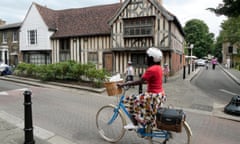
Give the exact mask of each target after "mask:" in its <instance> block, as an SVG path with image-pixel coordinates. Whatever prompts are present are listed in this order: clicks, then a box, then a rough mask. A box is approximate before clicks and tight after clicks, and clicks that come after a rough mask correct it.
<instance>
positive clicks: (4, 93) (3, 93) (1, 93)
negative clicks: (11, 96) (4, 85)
mask: <svg viewBox="0 0 240 144" xmlns="http://www.w3.org/2000/svg"><path fill="white" fill-rule="evenodd" d="M0 95H8V93H7V92H5V91H3V92H0Z"/></svg>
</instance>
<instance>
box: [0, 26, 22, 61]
mask: <svg viewBox="0 0 240 144" xmlns="http://www.w3.org/2000/svg"><path fill="white" fill-rule="evenodd" d="M3 33H7V42H3ZM14 33H16V34H17V37H16V38H17V40H13V34H14ZM18 34H19V27H18V26H17V27H16V28H15V27H13V28H6V29H1V30H0V60H1V61H2V62H4V63H6V64H9V65H17V63H18V54H19V35H18Z"/></svg>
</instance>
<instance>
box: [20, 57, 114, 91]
mask: <svg viewBox="0 0 240 144" xmlns="http://www.w3.org/2000/svg"><path fill="white" fill-rule="evenodd" d="M15 74H17V75H20V76H27V77H33V78H38V79H40V80H43V81H59V80H60V81H61V82H64V81H66V82H67V81H75V82H77V81H85V80H86V79H88V80H90V81H91V83H92V84H93V86H94V87H102V86H103V82H104V80H105V77H106V76H108V75H109V73H107V71H105V70H104V69H96V66H95V65H94V64H92V63H89V64H79V63H76V62H74V61H65V62H60V63H56V64H49V65H34V64H26V63H20V64H18V66H17V67H16V70H15ZM82 78H84V80H83V79H82Z"/></svg>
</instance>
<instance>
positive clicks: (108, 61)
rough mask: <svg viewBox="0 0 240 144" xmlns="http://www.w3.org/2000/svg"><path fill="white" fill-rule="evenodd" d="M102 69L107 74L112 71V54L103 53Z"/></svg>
mask: <svg viewBox="0 0 240 144" xmlns="http://www.w3.org/2000/svg"><path fill="white" fill-rule="evenodd" d="M103 62H104V64H103V65H104V68H105V69H106V70H107V71H108V72H112V71H113V54H112V53H105V54H104V56H103Z"/></svg>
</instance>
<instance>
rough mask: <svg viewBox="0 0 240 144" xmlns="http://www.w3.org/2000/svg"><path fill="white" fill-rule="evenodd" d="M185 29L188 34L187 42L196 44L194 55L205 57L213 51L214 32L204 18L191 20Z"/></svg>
mask: <svg viewBox="0 0 240 144" xmlns="http://www.w3.org/2000/svg"><path fill="white" fill-rule="evenodd" d="M183 29H184V32H185V34H186V36H185V40H186V43H187V44H188V45H190V44H193V45H194V48H193V55H195V56H197V57H198V58H203V57H204V56H207V55H208V54H210V53H212V51H213V48H214V45H213V44H214V34H213V33H209V28H208V26H207V25H206V24H205V23H204V22H203V21H202V20H199V19H192V20H189V21H187V23H186V24H185V27H184V28H183Z"/></svg>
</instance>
